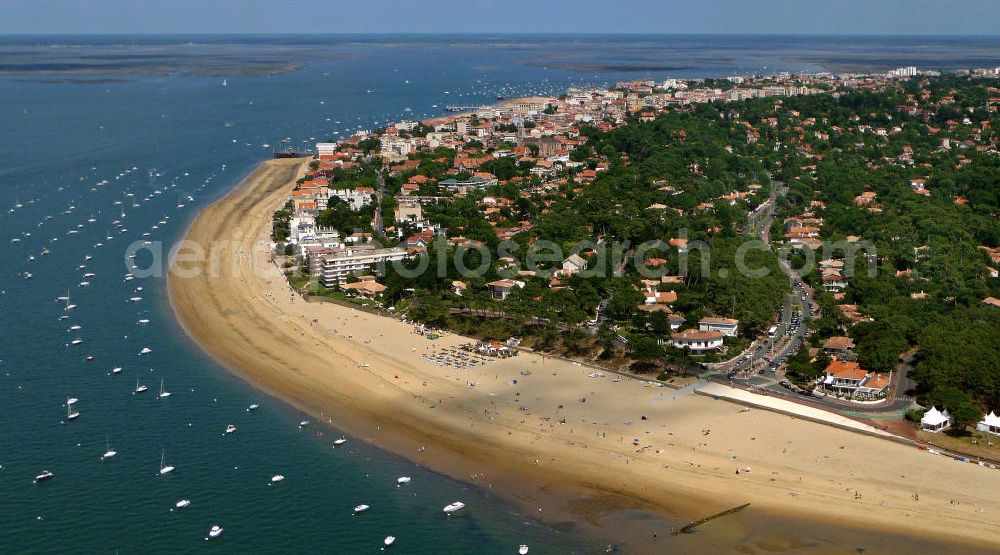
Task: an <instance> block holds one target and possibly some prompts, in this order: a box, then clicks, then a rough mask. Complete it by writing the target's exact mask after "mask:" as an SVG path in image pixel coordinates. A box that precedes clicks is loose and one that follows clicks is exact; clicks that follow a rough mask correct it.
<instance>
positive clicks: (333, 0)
mask: <svg viewBox="0 0 1000 555" xmlns="http://www.w3.org/2000/svg"><path fill="white" fill-rule="evenodd" d="M293 32H309V33H324V32H326V33H401V32H412V33H434V32H439V33H441V32H450V33H476V32H491V33H507V32H530V33H543V32H561V33H572V32H586V33H721V34H730V33H794V34H890V35H899V34H911V35H926V34H946V35H968V34H993V35H995V34H998V33H1000V1H998V0H610V1H604V0H0V33H3V34H7V33H293Z"/></svg>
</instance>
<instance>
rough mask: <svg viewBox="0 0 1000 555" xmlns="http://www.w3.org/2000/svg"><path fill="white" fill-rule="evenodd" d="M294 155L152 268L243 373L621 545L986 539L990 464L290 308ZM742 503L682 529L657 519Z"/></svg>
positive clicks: (393, 447)
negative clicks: (459, 353)
mask: <svg viewBox="0 0 1000 555" xmlns="http://www.w3.org/2000/svg"><path fill="white" fill-rule="evenodd" d="M303 166H304V162H303V161H301V160H273V161H268V162H265V163H263V164H262V165H261V167H260V168H258V169H257V170H256V171H255V172H253V173H252V174H251V175H250V176H249V177H248V178H247V179H246V180H245V181H244V183H242V184H241V185H240V186H239V187H237V188H236V189H235V190H234V191H233V192H232V193H231V194H229V195H228V196H227V197H225V198H224V199H222V200H220V201H218V202H216V203H215V204H213V205H211V206H210V207H208V208H206V209H205V210H204V211H203V212H202V213H201V214H200V215H199V216H198V218H197V219H196V220H195V221H194V223H193V224H192V226H191V228H190V229H189V231H188V233H187V237H186V239H187V240H189V241H192V242H194V243H197V244H198V245H201V246H202V247H203V248H204V250H205V251H207V252H213V253H215V254H216V257H215V258H214V260H212V261H208V260H203V261H200V262H199V261H187V262H184V261H176V262H175V264H174V265H173V266H172V271H171V275H170V276H169V279H168V282H169V291H170V296H171V301H172V303H173V306H174V308H175V311H176V313H177V316H178V318H179V320H180V322H181V323H182V325H183V326H184V328H185V330H186V331H187V333H188V334H189V335H191V337H192V338H193V339H194V340H195V341H196V342H197V343H198V344H199V345H200V346H201V347H202V348H204V349H205V350H206V351H207V352H208V353H209V354H211V355H212V356H213V357H215V358H217V359H218V360H219V361H221V362H222V363H223V364H225V365H226V366H227V367H228V368H230V369H231V370H232V371H233V372H234V373H236V374H237V375H238V376H240V377H242V378H244V379H246V380H247V381H248V382H250V383H251V384H253V385H254V386H256V387H259V388H260V389H262V390H264V391H267V392H269V393H272V394H274V395H276V396H278V397H280V398H282V399H284V400H285V401H287V402H289V403H291V404H292V405H294V406H296V407H298V408H300V409H302V410H304V411H306V412H308V413H310V414H312V415H313V416H314V417H315V418H317V419H318V420H321V421H323V422H327V421H331V422H332V423H333V424H334V425H335V426H337V427H338V428H339V429H343V430H345V431H347V432H349V433H351V434H352V435H354V436H355V437H358V438H361V439H364V440H368V441H371V442H373V443H375V444H376V445H379V446H380V447H382V448H385V449H388V450H390V451H393V452H396V453H399V454H401V455H403V456H405V457H407V458H410V459H413V460H415V461H417V462H420V463H422V464H425V465H427V466H429V467H431V468H433V469H436V470H439V471H441V472H445V473H447V474H450V475H452V476H454V477H456V478H459V479H463V480H466V481H470V482H473V483H476V484H478V485H480V486H482V487H484V488H488V489H490V490H491V491H493V492H495V493H498V494H504V495H506V496H508V498H510V499H511V500H512V501H514V502H516V503H518V504H519V505H520V506H521V507H522V508H523V510H524V511H525V512H526V513H529V514H533V515H535V516H538V517H540V518H542V519H543V520H551V521H555V522H560V521H566V520H574V521H585V522H588V523H589V524H590V525H592V526H596V527H602V528H604V529H607V531H608V534H609V535H614V534H615V533H617V534H619V535H622V534H624V535H629V534H631V533H632V532H633V531H634V530H643V534H645V532H646V531H648V530H649V529H650V528H652V529H656V527H657V526H659V527H660V530H661V533H659V534H658V536H657V537H656V538H653V537H652V535H651V534H649V535H643V536H642V537H641V538H639V537H638V536H635V534H632V536H633V537H632V538H631V541H630V542H629V543H628V545H629V547H630V552H644V551H648V552H654V551H656V552H662V549H666V548H676V549H696V548H700V549H701V551H702V552H712V551H718V552H726V551H732V550H734V549H736V548H737V547H739V546H755V547H756V548H762V546H770V547H772V548H774V550H777V551H797V552H803V551H802V550H804V549H805V548H806V547H808V548H809V550H811V551H808V550H807V551H806V552H844V551H846V550H848V549H850V550H852V551H853V549H854V548H857V547H864V548H868V549H870V550H874V551H876V552H878V551H884V550H888V549H889V548H894V549H899V548H905V547H910V548H913V549H928V548H935V549H956V550H958V549H961V550H962V551H964V552H975V551H976V550H982V551H983V552H989V551H990V550H995V549H1000V524H998V523H1000V520H998V519H997V516H998V515H1000V499H998V498H997V497H996V496H995V495H994V494H993V492H995V491H998V488H1000V472H997V471H991V470H989V469H987V468H982V467H977V466H974V465H970V464H959V463H956V462H954V461H950V460H948V459H945V458H943V457H933V456H929V455H927V454H926V453H923V452H921V451H919V450H917V449H916V448H913V447H910V446H906V445H901V444H898V443H895V442H891V441H886V440H884V439H880V438H878V437H872V436H869V435H863V434H858V433H854V432H851V431H847V430H842V429H836V428H831V427H828V426H823V425H819V424H816V423H813V422H809V421H806V420H804V419H800V418H794V417H792V416H788V415H785V414H779V413H775V412H771V411H767V410H756V409H754V410H747V409H746V408H744V407H741V406H739V405H735V404H733V403H728V402H723V401H717V400H714V399H712V398H710V397H705V396H703V395H677V394H676V392H675V391H673V390H671V389H668V388H657V387H648V386H647V385H646V384H644V383H643V382H641V381H639V380H631V379H627V378H625V379H622V378H618V377H617V376H615V375H613V374H610V373H609V374H608V375H606V376H603V377H590V374H591V373H593V370H592V369H590V368H585V367H581V366H577V365H573V364H571V363H569V362H566V361H563V360H558V359H552V358H548V357H543V356H540V355H536V354H530V353H522V354H521V355H519V356H517V357H512V358H508V359H502V360H492V361H489V362H486V363H484V364H481V365H477V366H475V367H473V368H470V369H461V370H460V369H456V368H454V367H453V366H449V365H445V364H440V363H439V361H436V360H435V357H436V356H437V354H438V353H440V352H442V350H444V349H448V348H454V347H457V346H458V345H460V344H462V343H467V342H469V341H470V339H468V338H463V337H458V336H454V335H445V336H444V337H442V338H440V339H437V340H434V341H431V340H429V339H427V338H425V337H423V336H420V335H417V334H415V333H413V330H412V326H409V325H407V324H404V323H402V322H400V321H398V320H394V319H391V318H386V317H381V316H377V315H373V314H369V313H367V312H364V311H360V310H354V309H351V308H349V307H345V306H341V305H338V304H334V303H308V302H304V301H303V300H302V299H301V298H300V297H299V296H298V295H297V294H295V293H294V292H292V291H291V290H290V288H289V286H288V283H287V282H286V280H285V279H284V277H283V276H282V275H281V273H280V271H279V270H278V268H277V267H275V266H274V264H273V263H271V262H270V260H269V256H268V250H269V248H270V243H269V235H270V224H271V215H272V213H273V210H274V209H275V208H277V207H278V206H280V205H281V204H282V203H283V202H284V201H285V198H286V195H287V193H288V191H289V190H290V189H291V187H292V184H293V182H294V180H295V178H296V177H297V176H298V175H300V173H301V171H302V168H303ZM744 503H750V504H751V506H750V507H749V508H748V509H747V510H744V511H741V512H740V513H738V514H735V515H732V516H727V517H725V518H723V519H718V520H716V521H713V522H711V523H710V524H707V525H705V526H704V527H702V528H699V529H698V534H696V535H682V536H675V537H671V536H669V534H668V533H667V532H668V529H667V526H669V525H670V523H675V524H676V523H682V524H683V523H686V522H688V521H692V520H697V519H699V518H702V517H704V516H707V515H711V514H714V513H718V512H720V511H724V510H726V509H729V508H732V507H735V506H738V505H741V504H744ZM621 508H633V509H638V510H642V511H646V512H649V513H652V514H655V515H658V516H660V517H662V518H663V519H664V520H663V521H655V522H652V523H650V522H645V523H641V524H634V523H633V522H631V521H629V520H628V519H626V518H625V517H622V516H621V514H620V511H619V509H621ZM612 525H613V526H612ZM633 525H634V526H635V527H634V528H632V526H633ZM611 528H616V530H611ZM817 538H824V539H823V541H822V542H818V540H817ZM622 541H627V538H626V539H623V540H622ZM803 542H806V543H805V544H804V543H803ZM817 542H818V543H817ZM966 544H967V545H966ZM796 546H798V550H797V547H796ZM803 546H805V547H803Z"/></svg>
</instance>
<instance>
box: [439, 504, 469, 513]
mask: <svg viewBox="0 0 1000 555" xmlns="http://www.w3.org/2000/svg"><path fill="white" fill-rule="evenodd" d="M464 508H465V503H462V502H461V501H455V502H452V503H449V504H447V505H445V506H444V509H442V510H443V511H444V512H445V513H446V514H452V513H455V512H458V511H461V510H462V509H464Z"/></svg>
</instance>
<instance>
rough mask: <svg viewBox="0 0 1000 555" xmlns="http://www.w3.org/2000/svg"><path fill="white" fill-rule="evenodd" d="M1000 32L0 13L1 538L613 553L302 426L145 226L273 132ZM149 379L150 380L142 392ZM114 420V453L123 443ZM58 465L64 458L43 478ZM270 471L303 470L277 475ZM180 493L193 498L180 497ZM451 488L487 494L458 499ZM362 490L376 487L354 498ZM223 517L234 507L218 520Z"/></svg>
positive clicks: (89, 543)
mask: <svg viewBox="0 0 1000 555" xmlns="http://www.w3.org/2000/svg"><path fill="white" fill-rule="evenodd" d="M998 50H1000V43H998V41H997V39H995V38H977V39H950V38H941V39H915V38H899V39H864V40H859V39H856V38H850V39H843V38H831V37H825V38H821V39H813V40H804V39H801V38H789V37H770V38H768V37H742V38H740V37H736V38H733V37H648V36H642V37H593V36H589V37H588V36H582V37H572V36H565V35H564V36H557V37H531V36H492V37H468V36H465V37H426V36H425V37H413V36H411V37H386V36H377V37H361V36H347V37H306V38H291V37H249V38H248V37H6V38H4V37H0V245H3V250H2V252H3V254H4V257H3V263H2V265H0V553H187V552H196V551H197V552H245V553H375V552H378V551H379V548H380V546H381V544H382V539H383V538H384V537H385V536H386V535H389V534H392V535H395V536H397V537H398V540H397V544H396V546H395V547H394V548H393V550H394V551H396V552H398V553H408V554H409V553H516V551H517V546H518V545H519V544H521V543H526V544H529V545H530V546H531V553H540V554H544V553H568V552H574V551H575V552H578V553H590V552H594V551H595V550H596V548H597V545H598V543H597V541H596V540H594V539H590V540H585V539H580V538H578V537H575V536H574V535H573V534H571V533H565V532H559V531H556V530H553V529H551V528H548V527H546V526H544V525H541V524H538V523H536V522H534V521H532V520H530V519H528V518H526V517H525V516H522V515H520V514H518V513H517V510H516V509H515V508H514V507H513V506H511V505H509V504H506V503H504V502H503V501H501V500H498V499H497V498H496V497H495V496H491V495H488V494H486V493H484V492H481V491H479V490H477V489H475V488H473V487H471V486H467V485H465V484H463V483H459V482H456V481H454V480H451V479H449V478H446V477H443V476H441V475H438V474H435V473H433V472H430V471H428V470H425V469H422V468H418V467H415V466H414V465H413V464H412V463H409V462H407V461H405V460H403V459H400V458H398V457H395V456H392V455H389V454H386V453H384V452H382V451H379V450H377V449H376V448H372V447H367V446H365V445H363V442H362V441H349V443H348V445H349V446H350V447H349V448H341V449H337V450H333V449H331V442H332V440H333V438H335V437H337V436H338V435H339V433H338V432H336V431H335V430H331V429H329V428H325V427H321V426H319V425H314V426H311V427H308V428H305V429H299V427H298V422H299V421H300V420H302V419H303V418H305V417H304V416H303V415H301V414H299V413H297V411H295V410H293V409H291V408H289V407H287V406H285V405H283V404H282V403H280V402H279V401H277V400H276V399H274V398H271V397H268V396H266V395H264V394H262V393H260V392H258V391H256V390H254V389H253V388H251V387H250V386H248V385H247V384H245V383H243V382H242V381H241V380H239V379H238V378H236V377H234V376H232V375H231V374H229V373H228V372H227V371H226V370H225V369H223V368H222V367H220V366H219V365H218V364H216V363H214V362H213V361H212V360H211V359H210V358H208V357H207V356H206V355H204V354H203V353H202V352H200V350H199V349H198V348H197V347H196V346H195V345H193V344H192V343H191V341H189V340H188V339H187V338H186V337H185V336H184V334H183V332H182V331H181V330H180V329H179V327H178V325H177V323H176V322H175V320H174V317H173V315H172V313H171V311H170V307H169V304H168V301H167V298H166V294H165V288H164V281H163V279H161V278H150V279H144V280H134V281H124V280H123V275H124V274H125V273H126V271H127V270H126V258H125V249H126V247H127V246H128V245H129V244H130V243H132V242H134V241H143V240H149V241H162V242H165V243H166V244H169V243H171V242H172V241H175V240H177V239H179V238H180V236H181V235H182V234H183V232H184V230H185V228H186V226H187V224H188V223H189V222H190V221H191V219H192V218H193V217H194V215H195V214H196V213H197V211H198V210H199V209H200V208H201V207H204V206H205V205H206V204H207V203H209V202H211V201H212V200H214V199H216V198H218V197H219V196H221V195H223V194H224V193H225V192H226V191H227V190H229V189H230V188H232V187H233V186H234V185H235V184H236V183H238V182H239V180H240V179H241V177H242V176H243V175H245V174H246V173H247V172H248V171H249V170H250V169H252V168H253V167H254V166H255V165H256V164H257V163H258V162H259V161H260V160H262V159H264V158H268V157H270V155H271V150H272V148H275V147H280V146H286V145H291V146H303V145H310V144H312V143H314V142H316V141H317V140H325V139H328V138H336V137H338V136H345V135H346V134H349V133H350V132H351V131H352V130H356V129H358V128H364V129H370V128H373V127H375V126H378V125H380V124H381V123H383V122H385V121H386V120H387V119H401V118H417V117H425V116H431V115H440V114H441V113H442V112H443V108H444V106H445V105H447V104H472V105H476V104H480V103H484V102H490V101H493V100H494V99H495V98H496V96H498V95H502V96H515V95H523V94H531V93H558V92H560V91H562V90H563V89H565V88H566V87H568V86H570V85H573V84H589V83H593V84H604V83H607V82H614V81H616V80H619V79H624V78H635V77H646V76H649V77H653V78H657V79H660V78H664V77H668V76H674V77H686V76H690V77H704V76H726V75H731V74H733V73H736V72H741V73H742V72H748V71H760V72H770V71H780V70H792V71H818V70H822V69H836V68H846V67H851V68H852V69H857V67H855V66H858V65H859V64H861V65H864V63H869V64H870V67H873V68H881V69H884V68H885V67H892V66H896V65H904V64H909V63H915V64H917V65H921V66H926V67H959V66H963V65H991V66H995V65H1000V61H998V60H1000V58H998V55H997V53H998ZM866 60H867V62H866ZM922 62H923V63H922ZM223 81H225V83H223ZM435 106H436V107H435ZM189 197H190V198H189ZM116 221H117V222H119V223H118V224H115V223H114V222H116ZM123 229H127V231H122V230H123ZM46 253H47V254H46ZM88 274H93V275H88ZM29 276H30V277H29ZM82 282H89V285H83V284H82ZM139 287H141V288H142V290H141V291H138V290H137V288H139ZM63 296H69V298H70V301H69V304H75V305H76V308H74V309H72V310H66V306H67V301H64V300H57V298H59V297H63ZM133 297H141V300H139V301H136V302H132V301H130V299H132V298H133ZM141 319H148V320H149V323H148V324H146V325H139V324H138V321H139V320H141ZM74 326H79V329H72V328H73V327H74ZM77 338H78V339H81V340H82V343H81V344H79V345H72V344H71V341H72V340H73V339H77ZM144 347H148V348H149V349H151V350H152V352H151V353H149V354H147V355H140V354H139V352H140V350H141V349H142V348H144ZM87 356H93V357H94V360H93V361H90V362H87V361H85V357H87ZM115 367H121V368H122V371H121V373H119V374H113V373H112V368H115ZM137 380H138V381H139V382H141V383H142V384H145V385H147V386H148V387H149V391H148V392H146V393H144V394H133V389H134V388H135V387H136V381H137ZM161 380H163V381H164V383H165V386H166V389H167V390H169V391H170V392H171V393H172V395H171V396H170V397H169V398H166V399H158V398H157V393H158V391H159V389H160V382H161ZM68 397H74V398H78V399H79V402H78V403H76V405H75V407H76V408H77V410H78V411H79V412H80V417H79V418H78V419H76V420H74V421H72V422H66V401H67V398H68ZM251 403H259V404H260V405H261V406H260V409H259V410H257V411H254V412H248V411H247V410H246V408H247V407H248V405H250V404H251ZM228 424H234V425H236V426H237V428H238V431H237V432H236V433H234V434H231V435H227V436H224V435H223V433H222V432H223V431H224V429H225V428H226V426H227V425H228ZM107 443H110V444H111V446H112V447H113V448H114V449H115V450H116V451H117V452H118V454H117V455H116V456H115V457H113V458H111V459H108V460H102V454H103V453H104V452H105V450H106V444H107ZM161 453H165V458H166V461H167V463H168V464H171V465H174V466H175V467H176V470H175V471H174V472H173V473H171V474H169V475H165V476H159V475H158V470H159V468H160V458H161ZM42 470H50V471H52V472H53V473H54V474H55V476H54V478H52V479H51V480H49V481H46V482H44V483H39V484H35V483H33V480H34V478H35V476H36V475H37V474H38V473H39V472H41V471H42ZM274 474H283V475H284V476H285V477H286V479H285V481H284V482H282V483H281V484H280V485H276V486H269V485H268V482H269V480H270V477H271V476H272V475H274ZM401 475H408V476H411V477H412V478H413V481H412V482H411V483H410V484H409V486H408V487H405V488H397V487H396V478H397V477H398V476H401ZM182 498H187V499H190V500H191V501H192V504H191V506H190V507H188V508H186V509H184V510H179V511H174V512H172V511H171V508H172V507H173V506H174V503H175V502H176V501H177V500H179V499H182ZM455 499H461V500H463V501H465V502H466V503H467V504H468V509H467V510H466V511H465V513H464V514H462V515H461V516H458V517H454V518H447V517H445V516H444V515H443V514H442V513H441V507H442V506H444V505H445V504H446V503H448V502H450V501H452V500H455ZM360 503H366V504H369V505H371V507H372V508H371V510H369V511H368V512H366V513H365V514H362V515H358V516H352V508H353V507H354V506H355V505H357V504H360ZM212 524H219V525H221V526H223V527H224V529H225V532H224V533H223V535H222V537H220V538H218V539H216V540H212V541H205V539H204V538H205V536H206V534H207V532H208V530H209V528H210V527H211V525H212Z"/></svg>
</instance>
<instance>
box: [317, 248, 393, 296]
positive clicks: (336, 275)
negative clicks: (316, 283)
mask: <svg viewBox="0 0 1000 555" xmlns="http://www.w3.org/2000/svg"><path fill="white" fill-rule="evenodd" d="M404 257H406V251H405V250H403V249H401V248H398V247H394V248H391V249H380V248H377V247H375V246H370V247H369V246H355V247H349V248H347V249H343V250H341V251H339V252H335V253H332V254H326V255H323V257H322V262H321V264H320V265H319V267H320V272H321V274H320V276H319V278H320V281H321V282H322V283H323V286H324V287H335V286H336V285H343V284H344V283H347V276H348V275H350V274H366V273H369V272H370V271H371V270H372V269H373V268H375V267H376V266H378V265H379V264H385V263H388V262H394V261H397V260H402V259H403V258H404Z"/></svg>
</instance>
